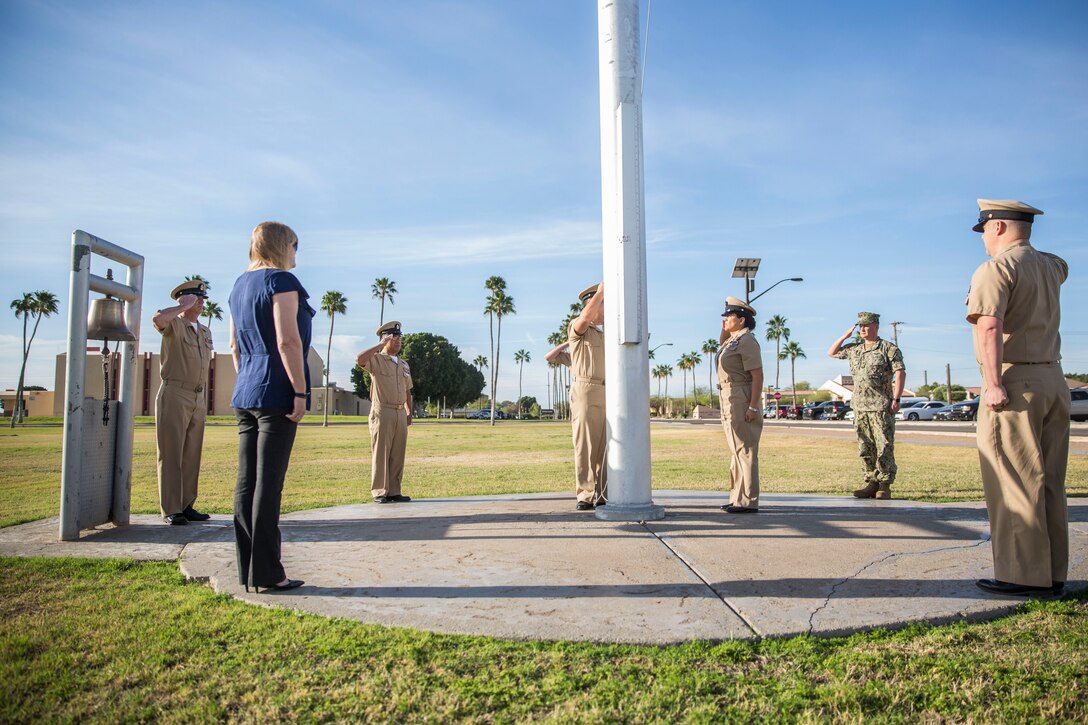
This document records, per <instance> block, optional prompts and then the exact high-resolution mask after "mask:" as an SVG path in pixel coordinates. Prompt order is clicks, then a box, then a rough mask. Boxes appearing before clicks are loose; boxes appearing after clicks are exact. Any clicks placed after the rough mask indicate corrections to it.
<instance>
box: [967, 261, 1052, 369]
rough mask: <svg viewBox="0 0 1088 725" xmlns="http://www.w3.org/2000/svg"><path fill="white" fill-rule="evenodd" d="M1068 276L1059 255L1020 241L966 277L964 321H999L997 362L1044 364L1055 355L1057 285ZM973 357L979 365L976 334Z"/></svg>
mask: <svg viewBox="0 0 1088 725" xmlns="http://www.w3.org/2000/svg"><path fill="white" fill-rule="evenodd" d="M1068 277H1069V265H1068V264H1066V262H1065V260H1064V259H1062V258H1061V257H1058V256H1055V255H1053V254H1047V253H1046V252H1040V251H1039V250H1037V249H1035V248H1034V247H1033V246H1031V244H1030V243H1029V242H1028V241H1026V240H1022V241H1019V242H1014V243H1013V244H1011V245H1010V246H1008V247H1006V248H1005V249H1003V250H1001V251H1000V252H998V253H997V254H995V255H994V256H993V257H992V258H990V259H989V260H987V261H986V262H983V263H982V265H981V266H979V268H978V269H976V270H975V273H974V275H973V276H972V277H971V289H970V291H968V293H967V321H968V322H970V323H972V324H974V323H975V322H977V321H978V318H979V317H980V316H983V315H985V316H987V317H996V318H998V319H1000V320H1001V328H1002V339H1003V341H1004V346H1003V355H1004V357H1003V360H1002V362H1009V363H1046V362H1058V361H1059V360H1060V359H1061V354H1060V350H1061V337H1060V336H1059V335H1058V325H1059V323H1060V322H1061V303H1060V289H1061V285H1062V283H1063V282H1065V280H1066V278H1068ZM975 337H976V339H975V358H976V359H977V360H978V361H979V362H980V363H981V361H982V355H981V354H980V350H979V347H978V345H979V342H978V339H977V337H978V336H977V335H976V336H975Z"/></svg>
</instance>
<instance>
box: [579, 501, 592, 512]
mask: <svg viewBox="0 0 1088 725" xmlns="http://www.w3.org/2000/svg"><path fill="white" fill-rule="evenodd" d="M574 508H575V509H576V510H578V511H592V510H593V504H591V503H590V502H589V501H579V502H578V503H576V504H574Z"/></svg>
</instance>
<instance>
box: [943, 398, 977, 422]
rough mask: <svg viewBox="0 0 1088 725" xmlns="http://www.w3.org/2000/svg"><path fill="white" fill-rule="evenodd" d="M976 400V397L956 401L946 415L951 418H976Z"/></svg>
mask: <svg viewBox="0 0 1088 725" xmlns="http://www.w3.org/2000/svg"><path fill="white" fill-rule="evenodd" d="M978 401H979V399H978V398H974V399H972V400H961V401H960V402H958V403H953V404H952V410H950V411H949V412H948V417H949V418H950V419H951V420H977V419H978Z"/></svg>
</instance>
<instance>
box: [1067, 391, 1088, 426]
mask: <svg viewBox="0 0 1088 725" xmlns="http://www.w3.org/2000/svg"><path fill="white" fill-rule="evenodd" d="M1069 398H1070V400H1069V417H1070V418H1072V419H1073V420H1075V421H1077V422H1083V421H1086V420H1088V388H1077V389H1076V390H1070V391H1069Z"/></svg>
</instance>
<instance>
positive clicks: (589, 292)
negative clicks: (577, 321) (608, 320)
mask: <svg viewBox="0 0 1088 725" xmlns="http://www.w3.org/2000/svg"><path fill="white" fill-rule="evenodd" d="M599 284H600V283H598V284H591V285H590V286H588V287H586V288H585V289H584V290H582V291H581V292H579V293H578V301H579V302H585V301H586V300H588V299H589V298H590V297H592V296H593V295H595V294H597V287H598V286H599Z"/></svg>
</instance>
